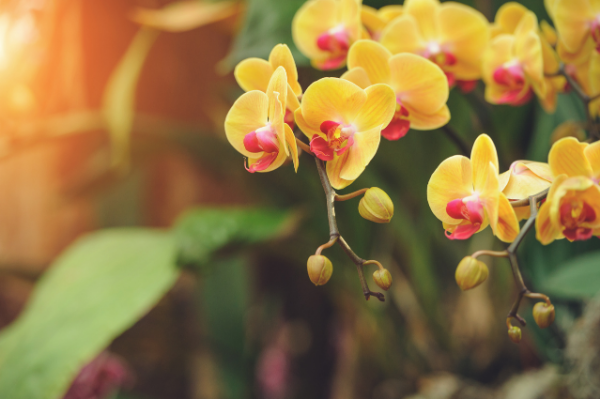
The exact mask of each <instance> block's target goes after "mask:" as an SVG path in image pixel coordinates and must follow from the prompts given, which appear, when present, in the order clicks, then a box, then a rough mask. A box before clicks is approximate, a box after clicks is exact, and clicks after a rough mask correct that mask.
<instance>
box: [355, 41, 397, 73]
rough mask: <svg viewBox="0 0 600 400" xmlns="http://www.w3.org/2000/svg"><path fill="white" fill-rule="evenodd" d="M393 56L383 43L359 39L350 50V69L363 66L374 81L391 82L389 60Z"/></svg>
mask: <svg viewBox="0 0 600 400" xmlns="http://www.w3.org/2000/svg"><path fill="white" fill-rule="evenodd" d="M391 56H392V53H390V52H389V50H387V49H386V48H385V47H383V46H382V45H381V44H379V43H377V42H374V41H372V40H359V41H358V42H356V43H354V44H353V45H352V47H350V51H349V52H348V61H347V62H348V69H353V68H356V67H361V68H363V69H364V70H365V72H366V73H367V75H368V77H369V80H370V81H371V82H372V83H390V78H391V73H390V65H389V63H388V60H389V59H390V57H391Z"/></svg>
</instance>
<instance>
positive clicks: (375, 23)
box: [360, 4, 402, 40]
mask: <svg viewBox="0 0 600 400" xmlns="http://www.w3.org/2000/svg"><path fill="white" fill-rule="evenodd" d="M400 15H402V6H400V5H396V4H393V5H389V6H384V7H381V8H380V9H379V10H376V9H374V8H372V7H369V6H365V5H363V6H362V8H361V10H360V20H361V22H362V24H363V26H364V27H365V29H366V30H367V32H368V33H369V36H370V37H371V39H373V40H379V38H380V37H381V32H382V31H383V29H384V28H385V27H386V26H387V25H388V24H389V23H390V22H391V21H392V20H393V19H394V18H396V17H399V16H400Z"/></svg>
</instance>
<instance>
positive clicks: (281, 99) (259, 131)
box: [225, 66, 298, 172]
mask: <svg viewBox="0 0 600 400" xmlns="http://www.w3.org/2000/svg"><path fill="white" fill-rule="evenodd" d="M287 86H288V83H287V76H286V72H285V68H284V67H282V66H280V67H277V69H276V70H275V72H274V73H273V75H272V76H271V79H270V81H269V85H268V86H267V89H266V93H265V92H261V91H260V90H251V91H249V92H246V93H244V94H243V95H241V96H240V98H238V99H237V100H236V102H235V103H234V104H233V106H232V107H231V109H230V110H229V113H227V117H226V118H225V134H226V135H227V140H229V143H231V145H232V146H233V147H234V148H235V149H236V150H237V151H238V152H240V153H242V154H243V155H244V156H246V157H247V158H248V166H247V167H246V169H247V170H248V171H249V172H269V171H273V170H274V169H276V168H279V167H280V166H281V165H282V164H283V163H284V162H285V160H286V158H287V156H288V155H290V154H291V156H292V160H293V162H294V168H295V169H296V170H298V148H297V147H296V138H295V137H294V133H293V132H292V129H291V128H290V127H289V125H288V124H286V123H284V122H283V121H284V115H285V114H284V110H285V107H286V96H287Z"/></svg>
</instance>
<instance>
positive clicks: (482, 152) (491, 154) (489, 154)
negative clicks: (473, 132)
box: [471, 133, 499, 223]
mask: <svg viewBox="0 0 600 400" xmlns="http://www.w3.org/2000/svg"><path fill="white" fill-rule="evenodd" d="M471 162H472V163H473V187H474V188H475V190H476V191H480V192H481V191H483V190H484V188H485V187H486V185H487V184H486V182H487V181H488V175H489V174H488V164H490V163H492V165H493V166H494V168H495V170H496V171H498V153H497V152H496V146H494V142H493V141H492V139H490V137H489V136H488V135H486V134H485V133H483V134H481V135H479V137H478V138H477V139H476V140H475V143H473V149H472V150H471ZM497 173H498V172H496V174H497ZM496 181H497V178H496ZM496 190H497V191H498V190H499V187H496ZM490 223H491V222H490Z"/></svg>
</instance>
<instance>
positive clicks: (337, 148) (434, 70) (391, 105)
mask: <svg viewBox="0 0 600 400" xmlns="http://www.w3.org/2000/svg"><path fill="white" fill-rule="evenodd" d="M545 5H546V8H547V11H548V14H549V15H550V16H551V17H552V19H553V23H554V26H555V28H553V27H552V26H551V25H550V24H549V23H548V22H546V21H542V22H541V23H538V20H537V17H536V16H535V14H534V13H533V12H531V11H529V10H528V9H527V8H525V7H524V6H522V5H521V4H518V3H515V2H511V3H507V4H505V5H504V6H502V7H501V8H500V9H499V10H498V13H497V14H496V17H495V20H494V22H493V23H490V22H488V21H487V19H486V18H485V17H484V16H483V15H482V14H481V13H480V12H479V11H477V10H475V9H473V8H471V7H468V6H466V5H463V4H458V3H454V2H444V3H440V2H439V1H438V0H406V1H405V2H404V4H403V5H402V6H401V5H391V6H386V7H383V8H381V9H379V10H375V9H373V8H371V7H368V6H366V5H362V4H361V0H308V1H306V3H304V4H303V6H302V7H301V8H300V9H299V10H298V12H297V13H296V15H295V17H294V20H293V22H292V34H293V38H294V42H295V45H296V47H297V48H298V49H299V50H300V51H301V52H302V53H303V54H304V55H306V56H307V57H308V58H309V59H310V61H311V64H312V66H313V67H314V68H317V69H320V70H324V71H327V70H337V69H341V68H344V67H347V71H346V72H344V73H343V74H342V75H341V77H340V78H335V77H329V78H322V79H320V80H317V81H316V82H314V83H312V84H311V85H310V86H308V87H307V88H306V90H305V91H303V89H302V87H301V86H300V84H299V83H298V72H297V68H296V64H295V61H294V58H293V56H292V53H291V51H290V49H289V48H288V47H287V46H286V45H283V44H280V45H277V46H275V47H274V48H273V50H272V51H271V54H270V56H269V59H268V60H263V59H259V58H249V59H246V60H244V61H242V62H240V63H239V64H238V65H237V67H236V68H235V78H236V80H237V82H238V84H239V85H240V86H241V88H242V89H243V90H245V91H246V93H244V94H243V95H242V96H241V97H239V98H238V99H237V101H236V102H235V103H234V104H233V106H232V108H231V110H230V111H229V113H228V115H227V117H226V120H225V132H226V136H227V139H228V140H229V142H230V143H231V145H232V146H233V147H234V148H235V149H236V150H237V151H238V152H239V153H241V154H242V155H243V156H244V158H245V168H246V169H247V170H248V171H249V172H251V173H254V172H270V171H273V170H275V169H277V168H279V167H281V166H285V165H287V164H288V163H287V161H288V160H291V164H293V166H294V169H295V170H297V169H298V165H299V153H301V152H305V153H307V154H309V155H310V156H312V157H313V158H314V160H315V162H316V164H317V169H318V172H319V177H320V180H321V183H322V185H323V188H324V191H325V194H326V199H327V211H328V220H329V227H330V238H329V241H328V242H327V243H325V244H323V245H322V246H320V247H319V248H318V249H317V250H316V252H315V254H314V255H312V256H311V257H310V258H309V259H308V263H307V269H308V275H309V278H310V279H311V281H312V282H313V283H314V284H315V285H323V284H325V283H327V281H328V280H329V278H330V276H331V274H332V271H333V267H332V264H331V262H330V261H329V259H328V258H326V257H325V256H323V255H322V254H321V253H322V252H323V250H325V249H327V248H329V247H331V246H333V245H334V244H335V243H338V244H339V245H340V246H341V247H342V248H343V250H344V251H345V252H346V253H347V255H348V256H349V258H350V259H351V260H352V261H353V262H354V263H355V264H356V266H357V269H358V274H359V278H360V281H361V285H362V288H363V293H364V295H365V297H366V299H367V300H368V299H369V297H370V296H375V297H377V298H378V299H380V300H382V301H383V299H384V296H383V294H381V293H378V292H372V291H371V290H370V289H369V288H368V285H367V283H366V280H365V278H364V276H363V267H364V266H365V265H369V264H373V265H376V266H377V267H378V269H377V271H376V272H375V273H374V274H373V280H374V281H375V283H376V284H377V285H378V286H379V287H381V288H382V289H384V290H387V289H388V288H389V287H390V285H391V283H392V277H391V274H390V273H389V271H388V270H387V269H385V268H383V266H382V265H381V264H380V263H379V262H377V261H375V260H364V259H362V258H360V257H359V256H357V255H356V254H355V253H354V252H353V251H352V250H351V248H350V247H349V245H348V244H347V243H346V241H345V240H344V238H343V237H342V236H341V234H340V233H339V231H338V228H337V223H336V215H335V210H334V204H335V202H336V201H345V200H349V199H351V198H354V197H357V196H361V195H363V198H362V199H361V201H360V203H359V207H358V208H359V212H360V215H361V216H363V217H364V218H366V219H368V220H371V221H373V222H377V223H386V222H389V221H390V220H391V218H392V216H393V211H394V210H393V203H392V200H391V199H390V198H389V196H388V195H387V194H386V193H385V192H384V191H383V190H381V189H379V188H368V189H361V190H358V191H355V192H352V193H349V194H346V195H341V194H338V193H336V191H335V190H341V189H344V188H346V187H347V186H349V185H351V184H352V183H353V182H354V181H355V180H356V179H357V178H358V177H359V176H360V175H361V174H362V172H363V171H364V170H365V168H366V167H367V166H368V164H369V163H370V161H371V160H372V159H373V158H374V157H375V155H376V153H377V149H378V147H379V146H380V142H381V137H383V138H385V139H386V140H389V141H395V140H399V139H401V138H402V137H404V136H405V135H406V134H407V133H408V132H409V130H411V129H412V130H417V131H419V130H434V129H438V128H443V130H444V131H445V132H446V133H448V134H449V135H451V136H452V137H454V138H455V139H456V133H455V132H453V131H452V130H451V129H450V128H449V126H448V125H447V124H448V122H449V120H450V111H449V109H448V106H447V105H446V102H447V100H448V95H449V91H450V90H451V89H452V88H453V87H455V86H456V87H458V89H459V90H461V91H462V92H465V93H466V92H469V91H471V90H473V89H474V88H475V87H476V86H477V84H478V81H479V80H483V83H484V84H485V100H486V101H487V102H489V103H491V104H508V105H512V106H519V105H522V104H525V103H526V102H528V101H530V100H531V99H532V98H533V97H537V98H538V100H539V102H540V104H541V105H542V107H543V108H544V109H545V110H546V112H549V113H552V112H554V110H555V108H556V102H557V95H558V94H559V93H563V92H567V91H573V92H575V93H576V94H577V95H578V96H579V97H580V99H581V100H582V101H583V103H584V106H585V109H586V112H587V121H586V122H585V125H581V126H582V127H583V129H585V130H587V132H588V135H587V139H586V140H585V141H583V142H581V141H579V140H578V139H577V138H575V137H573V136H574V135H572V134H571V133H570V131H569V130H564V129H563V131H565V132H566V133H565V134H564V135H563V136H565V137H563V138H559V140H557V141H555V143H554V145H553V146H552V149H551V151H550V153H549V156H548V163H541V162H534V161H528V160H517V161H514V162H513V163H512V164H511V165H510V167H509V169H508V170H507V171H504V172H502V173H501V169H500V165H499V162H498V155H497V152H496V148H495V145H494V142H493V140H492V138H490V137H489V136H488V135H486V134H482V135H480V136H479V137H478V138H477V140H476V141H475V142H474V144H473V145H472V150H471V152H470V158H467V157H466V156H467V155H468V154H464V155H456V156H453V157H450V158H448V159H446V160H444V161H443V162H442V163H441V164H440V165H439V167H438V168H437V169H436V170H435V172H434V173H433V175H432V176H431V179H430V181H429V184H428V187H427V200H428V203H429V206H430V208H431V210H432V212H433V214H434V215H435V216H436V217H437V218H438V219H439V220H440V221H441V222H442V228H443V230H444V231H445V235H446V236H447V237H448V239H451V240H465V239H468V238H470V237H471V236H473V235H474V234H476V233H478V232H481V231H482V230H484V229H486V228H487V227H488V226H490V228H491V230H492V232H493V234H494V235H495V236H496V237H498V239H500V240H501V241H503V242H506V243H510V245H509V247H508V248H507V250H506V251H501V252H498V251H487V250H482V251H478V252H476V253H475V254H473V255H472V256H469V257H465V258H464V259H463V260H462V261H461V262H460V264H459V266H458V268H457V270H456V281H457V283H458V285H459V286H460V288H461V289H463V290H468V289H471V288H473V287H475V286H477V285H479V284H481V283H482V282H483V281H485V279H486V278H487V276H488V268H487V266H486V265H485V264H484V263H482V262H481V261H479V260H478V259H477V257H478V256H481V255H491V256H496V257H507V258H509V260H510V262H511V266H512V271H513V274H514V277H515V281H516V283H517V286H518V289H519V294H518V297H517V300H516V302H515V304H514V306H513V308H512V309H511V311H510V312H509V314H508V317H507V326H508V328H509V337H510V338H511V339H512V340H513V341H515V342H518V341H520V337H521V331H520V328H519V327H517V326H513V325H512V324H511V320H512V319H513V318H514V319H516V320H517V321H519V322H520V323H521V324H522V325H524V322H525V321H524V320H523V318H522V317H520V316H519V315H518V313H517V311H518V308H519V305H520V302H521V300H522V298H523V297H529V298H533V299H541V300H543V302H540V303H538V304H536V305H535V307H534V312H533V313H534V319H535V320H536V322H537V324H538V325H539V326H540V327H542V328H545V327H547V326H549V325H550V324H551V323H552V322H553V320H554V306H553V305H552V303H551V302H550V299H549V298H548V297H547V296H545V295H543V294H539V293H531V292H530V291H529V290H528V289H527V287H526V286H525V284H524V282H523V279H522V277H521V273H520V269H519V265H518V260H517V257H516V250H517V248H518V246H519V245H520V243H521V241H522V239H523V237H524V236H525V235H526V234H527V232H528V231H529V230H530V229H531V228H532V227H533V226H534V225H535V227H536V230H537V239H538V240H539V241H540V242H541V243H542V244H548V243H550V242H552V241H554V240H559V239H564V238H566V239H567V240H569V241H575V240H587V239H590V238H591V237H592V236H600V187H599V186H598V182H599V181H600V142H594V141H595V140H597V139H600V131H599V128H600V126H599V124H598V121H597V117H598V113H599V111H600V96H599V94H600V2H599V1H597V0H546V1H545ZM338 76H339V75H338ZM384 145H385V144H384ZM464 147H465V146H463V153H464V152H465V149H464ZM467 151H468V150H467ZM524 219H525V220H527V221H526V222H525V223H524V224H523V226H520V221H521V220H524Z"/></svg>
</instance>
